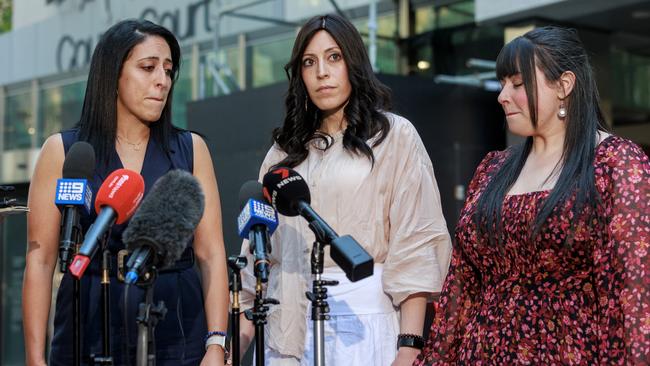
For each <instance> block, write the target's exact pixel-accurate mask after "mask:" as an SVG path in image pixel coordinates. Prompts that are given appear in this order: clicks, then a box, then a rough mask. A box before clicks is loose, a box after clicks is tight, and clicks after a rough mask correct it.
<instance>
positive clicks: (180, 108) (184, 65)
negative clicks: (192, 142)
mask: <svg viewBox="0 0 650 366" xmlns="http://www.w3.org/2000/svg"><path fill="white" fill-rule="evenodd" d="M185 54H186V56H183V57H182V59H181V68H180V70H179V75H178V79H177V80H176V83H175V84H174V95H173V98H172V123H173V124H174V125H175V126H177V127H180V128H186V127H187V118H186V117H187V116H186V111H187V102H189V101H191V100H192V54H191V52H186V53H185Z"/></svg>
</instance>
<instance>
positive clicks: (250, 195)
mask: <svg viewBox="0 0 650 366" xmlns="http://www.w3.org/2000/svg"><path fill="white" fill-rule="evenodd" d="M249 199H254V200H256V201H260V202H262V203H269V202H268V201H267V199H266V197H264V191H263V187H262V183H260V182H258V181H256V180H249V181H248V182H246V183H244V184H243V185H242V186H241V188H240V189H239V209H240V210H241V209H243V208H244V206H246V203H248V200H249Z"/></svg>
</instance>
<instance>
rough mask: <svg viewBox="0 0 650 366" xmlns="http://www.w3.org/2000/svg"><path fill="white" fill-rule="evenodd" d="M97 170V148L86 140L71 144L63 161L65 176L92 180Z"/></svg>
mask: <svg viewBox="0 0 650 366" xmlns="http://www.w3.org/2000/svg"><path fill="white" fill-rule="evenodd" d="M94 171H95V149H93V146H92V145H91V144H89V143H87V142H85V141H78V142H75V143H74V144H72V146H70V150H68V154H66V156H65V160H64V161H63V178H79V179H88V180H90V179H91V178H92V177H93V172H94Z"/></svg>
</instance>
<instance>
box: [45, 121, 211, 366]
mask: <svg viewBox="0 0 650 366" xmlns="http://www.w3.org/2000/svg"><path fill="white" fill-rule="evenodd" d="M61 136H62V138H63V145H64V148H65V152H66V153H67V152H68V150H69V149H70V146H72V144H73V143H75V142H77V140H78V130H76V129H73V130H68V131H64V132H62V133H61ZM193 165H194V156H193V144H192V135H191V134H190V133H189V132H188V131H181V132H178V133H174V134H173V135H172V137H171V139H170V151H169V152H165V151H164V149H163V148H162V146H161V144H160V143H159V142H157V141H156V140H155V139H154V138H153V137H150V139H149V142H148V144H147V150H146V152H145V157H144V162H143V165H142V171H141V172H140V175H142V177H143V178H144V181H145V196H146V195H147V194H148V192H149V189H150V188H151V187H152V186H153V184H154V182H155V181H156V180H157V179H158V178H160V177H161V176H163V175H164V174H165V173H167V172H168V171H170V170H173V169H183V170H186V171H189V172H192V170H193ZM121 168H123V166H122V162H121V160H120V158H119V156H118V154H117V152H116V151H115V149H113V150H112V151H111V154H110V156H109V162H108V165H105V164H102V163H101V162H99V161H98V163H97V166H96V168H95V172H94V175H93V178H92V179H91V181H90V182H89V185H90V187H91V190H92V192H93V202H92V206H91V207H94V198H95V195H96V193H97V191H98V189H99V187H100V186H101V184H102V183H103V181H104V179H106V177H107V176H108V175H109V174H110V173H111V172H113V171H114V170H117V169H121ZM96 217H97V215H96V213H95V212H92V213H91V214H89V215H88V214H83V215H82V218H81V220H80V221H81V225H82V227H83V231H84V233H85V232H86V231H87V230H88V227H89V226H90V225H91V224H92V223H93V222H94V221H95V218H96ZM127 226H128V221H127V222H126V223H124V224H121V225H114V226H113V227H112V228H111V230H110V233H109V237H108V249H109V250H110V252H111V253H112V263H111V267H112V268H111V279H110V324H111V327H110V328H111V329H110V334H111V337H110V338H111V339H110V342H111V356H112V357H113V361H114V365H123V364H125V362H124V361H125V359H124V357H125V355H126V352H125V351H126V348H125V347H126V344H125V341H126V339H127V335H128V342H129V345H128V347H129V355H130V358H131V361H130V364H131V365H134V364H135V354H136V345H137V339H136V336H137V324H136V316H137V313H138V305H139V303H140V302H142V301H144V290H142V289H140V288H138V287H134V286H131V287H130V288H129V292H128V296H127V300H128V304H127V305H126V306H127V311H126V323H127V327H126V328H125V326H124V324H125V316H124V315H125V311H124V288H125V285H124V284H123V283H122V282H120V281H119V280H118V279H117V277H116V275H115V274H116V267H117V265H116V263H117V262H116V254H117V252H118V251H119V250H121V249H124V243H123V242H122V232H123V231H124V229H125V228H126V227H127ZM100 265H101V252H100V251H98V252H97V254H96V255H95V257H94V258H93V260H92V262H91V264H90V266H89V267H88V269H87V270H86V272H85V274H84V277H83V278H82V280H81V296H80V298H81V340H82V341H81V343H82V353H81V355H82V363H83V364H89V356H90V355H91V354H101V352H102V340H103V338H102V310H101V292H102V290H101V284H100ZM158 301H164V303H165V306H166V308H167V315H166V316H165V318H164V319H163V320H162V321H160V322H159V323H158V325H157V326H156V329H155V334H154V336H155V342H156V363H157V365H198V364H199V363H200V361H201V359H202V357H203V354H204V346H205V343H204V339H203V337H204V336H205V334H206V333H207V325H206V319H205V311H204V307H203V292H202V289H201V283H200V278H199V276H198V273H197V271H196V270H195V269H194V268H193V251H192V249H191V243H190V245H188V249H187V250H186V251H185V253H183V256H182V258H181V260H179V262H177V264H176V266H175V268H174V269H172V270H168V271H164V272H161V273H160V275H159V277H158V279H157V280H156V284H155V286H154V303H158ZM72 302H73V281H72V278H71V276H70V274H69V273H66V274H65V275H64V276H63V279H62V281H61V285H60V287H59V291H58V294H57V300H56V313H55V318H54V335H53V338H52V346H51V352H50V362H49V365H71V364H72V360H73V354H72V353H73V352H72V350H73V345H72V342H73V338H72V335H73V312H72V309H73V308H72ZM125 329H128V334H127V333H125Z"/></svg>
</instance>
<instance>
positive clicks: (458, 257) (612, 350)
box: [415, 136, 650, 366]
mask: <svg viewBox="0 0 650 366" xmlns="http://www.w3.org/2000/svg"><path fill="white" fill-rule="evenodd" d="M507 154H508V152H507V150H506V151H505V152H492V153H490V154H488V155H487V156H486V157H485V158H484V160H483V162H481V164H480V165H479V167H478V168H477V171H476V173H475V176H474V178H473V179H472V182H471V184H470V187H469V190H468V197H467V201H466V203H465V207H464V208H463V211H462V212H461V217H460V220H459V223H458V226H457V228H456V246H455V247H454V251H453V255H452V261H451V267H450V269H449V274H448V276H447V278H446V280H445V284H444V286H443V290H442V294H441V298H440V302H439V309H438V312H437V314H436V316H435V319H434V322H433V325H432V327H431V333H430V335H429V339H428V341H427V343H426V346H425V349H424V350H423V352H422V354H421V355H420V357H419V358H418V360H417V361H416V362H415V365H418V366H422V365H636V364H643V365H647V364H650V256H649V255H648V251H650V203H649V202H650V163H649V162H648V157H647V156H646V155H645V154H644V153H643V151H642V150H641V149H640V148H639V147H638V146H636V145H635V144H633V143H631V142H630V141H628V140H625V139H623V138H620V137H616V136H609V137H608V138H606V139H605V140H604V141H602V142H601V143H600V144H599V145H598V147H597V150H596V153H595V159H594V163H593V164H594V172H595V183H596V187H597V190H598V192H599V194H600V195H601V199H602V202H601V203H600V204H599V205H598V208H597V215H598V217H601V218H602V219H601V220H594V221H593V222H592V223H591V224H590V223H589V222H585V221H586V220H585V219H584V218H580V217H578V218H574V217H573V215H572V213H571V211H570V209H568V208H569V207H570V206H571V203H570V202H568V203H566V204H565V205H564V208H563V209H562V210H561V212H562V213H561V214H556V215H551V217H549V219H548V220H547V222H546V223H545V225H544V226H543V227H542V228H541V230H540V233H539V234H538V235H536V236H535V238H534V240H531V238H530V236H531V233H530V232H531V230H530V227H531V223H533V222H534V219H535V216H536V214H537V212H538V210H539V208H540V207H541V204H542V203H543V202H544V200H545V198H546V197H547V196H548V195H549V191H539V192H530V193H524V194H517V195H508V196H506V197H505V199H504V202H503V209H502V210H503V213H502V216H503V221H502V227H503V234H502V244H500V245H490V244H489V243H488V242H487V240H485V239H479V238H478V235H477V231H476V225H475V223H474V220H473V215H474V212H475V209H476V204H477V200H478V198H479V196H480V195H481V193H482V191H483V190H484V189H485V187H486V185H487V184H488V182H489V181H490V179H491V177H492V176H493V175H494V174H497V173H498V170H499V168H500V166H501V165H502V163H503V161H504V159H505V157H506V156H507ZM578 216H580V215H578ZM569 237H571V238H572V240H570V241H569V244H567V243H566V242H565V241H566V239H567V238H569ZM571 238H570V239H571Z"/></svg>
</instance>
